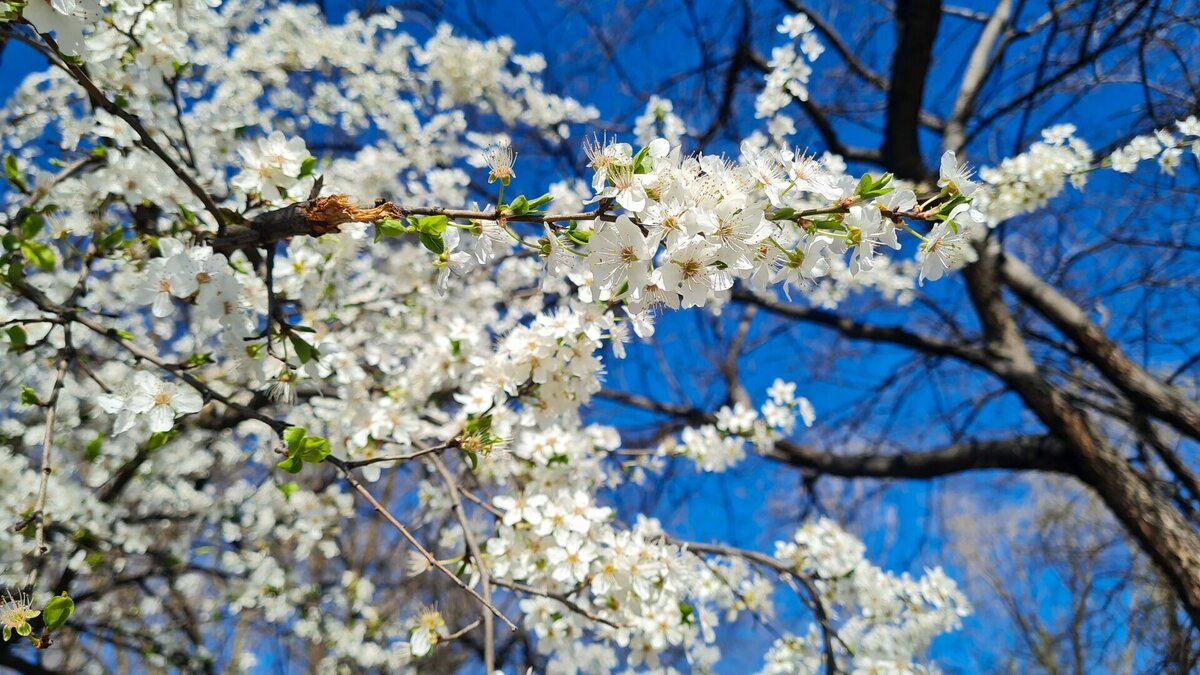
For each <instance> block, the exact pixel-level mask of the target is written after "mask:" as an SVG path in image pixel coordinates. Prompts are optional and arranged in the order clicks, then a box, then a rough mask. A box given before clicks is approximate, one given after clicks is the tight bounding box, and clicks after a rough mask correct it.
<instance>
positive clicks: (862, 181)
mask: <svg viewBox="0 0 1200 675" xmlns="http://www.w3.org/2000/svg"><path fill="white" fill-rule="evenodd" d="M874 184H875V179H874V178H871V174H869V173H864V174H863V176H862V178H859V179H858V187H857V188H855V189H854V192H855V193H856V194H858V195H860V196H861V195H862V194H863V193H864V192H866V191H867V190H870V189H871V186H872V185H874Z"/></svg>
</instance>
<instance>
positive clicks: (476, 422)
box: [463, 415, 492, 436]
mask: <svg viewBox="0 0 1200 675" xmlns="http://www.w3.org/2000/svg"><path fill="white" fill-rule="evenodd" d="M491 430H492V416H491V415H484V416H483V417H476V418H475V419H473V420H470V421H469V422H467V426H466V428H465V429H463V431H464V432H465V433H466V435H468V436H474V435H476V434H479V433H482V432H486V431H491Z"/></svg>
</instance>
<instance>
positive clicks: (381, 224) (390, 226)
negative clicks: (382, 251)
mask: <svg viewBox="0 0 1200 675" xmlns="http://www.w3.org/2000/svg"><path fill="white" fill-rule="evenodd" d="M406 232H412V228H411V227H409V226H408V225H406V224H405V223H404V221H403V220H396V219H395V218H384V219H383V220H379V221H376V222H375V241H379V240H380V239H383V238H384V237H399V236H400V235H402V234H404V233H406Z"/></svg>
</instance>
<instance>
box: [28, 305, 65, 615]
mask: <svg viewBox="0 0 1200 675" xmlns="http://www.w3.org/2000/svg"><path fill="white" fill-rule="evenodd" d="M63 331H64V339H65V344H64V346H63V348H62V349H61V350H60V351H59V355H58V365H57V375H56V376H55V378H54V388H53V389H51V390H50V398H49V399H47V400H46V402H45V404H43V405H44V406H45V408H46V432H45V435H44V436H43V437H42V471H41V480H40V481H39V483H38V494H37V501H36V502H35V504H34V507H33V517H34V518H35V519H36V520H37V531H36V534H35V535H34V540H33V541H34V544H33V555H34V557H35V558H36V559H37V561H36V562H35V563H34V565H33V567H32V569H30V570H29V577H28V580H27V581H26V583H25V585H26V586H28V587H29V588H30V592H32V590H33V585H34V583H35V582H36V581H37V575H38V569H40V567H41V558H42V556H43V555H45V554H46V551H47V550H49V549H48V547H47V546H46V492H47V488H48V486H49V483H50V474H51V473H53V472H54V467H53V465H52V464H51V452H52V450H53V449H54V418H55V416H56V414H57V412H58V393H59V392H60V391H62V387H63V382H65V381H66V378H67V367H68V366H69V365H70V363H71V360H72V359H74V358H75V355H74V349H73V348H72V347H71V329H70V327H69V326H68V327H66V328H64V329H63Z"/></svg>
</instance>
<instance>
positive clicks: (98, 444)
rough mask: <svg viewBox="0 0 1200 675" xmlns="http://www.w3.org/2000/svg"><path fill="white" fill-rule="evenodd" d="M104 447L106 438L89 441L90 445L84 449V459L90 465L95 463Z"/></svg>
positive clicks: (98, 437)
mask: <svg viewBox="0 0 1200 675" xmlns="http://www.w3.org/2000/svg"><path fill="white" fill-rule="evenodd" d="M103 447H104V437H103V436H97V437H95V438H93V439H92V440H90V441H88V444H87V445H85V446H84V447H83V458H84V459H86V460H87V461H88V463H91V462H94V461H96V460H97V459H99V457H100V449H101V448H103Z"/></svg>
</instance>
